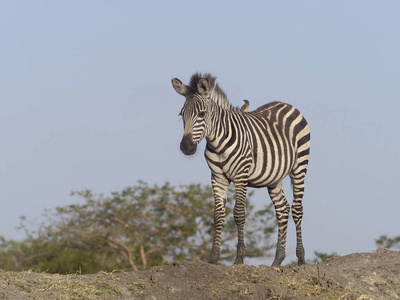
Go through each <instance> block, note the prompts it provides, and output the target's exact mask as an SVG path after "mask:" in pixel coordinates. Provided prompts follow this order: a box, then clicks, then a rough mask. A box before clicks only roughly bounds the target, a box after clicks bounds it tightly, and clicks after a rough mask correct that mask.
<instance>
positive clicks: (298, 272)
mask: <svg viewBox="0 0 400 300" xmlns="http://www.w3.org/2000/svg"><path fill="white" fill-rule="evenodd" d="M0 275H1V278H2V280H1V282H0V298H1V299H110V298H112V299H148V300H156V299H174V300H175V299H178V300H180V299H182V300H183V299H184V300H186V299H291V300H293V299H400V252H398V251H390V250H386V249H378V250H377V251H375V252H374V253H356V254H351V255H347V256H343V257H340V256H336V257H333V258H331V259H330V260H329V261H327V262H326V263H324V264H316V265H306V266H290V265H288V266H283V267H281V268H272V267H267V266H247V265H242V266H231V267H225V266H219V265H211V264H208V263H200V262H189V261H180V262H176V263H174V264H172V265H169V266H159V267H153V268H151V269H149V270H146V271H139V272H113V273H98V274H93V275H52V274H45V273H35V272H4V271H1V272H0Z"/></svg>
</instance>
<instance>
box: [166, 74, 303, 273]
mask: <svg viewBox="0 0 400 300" xmlns="http://www.w3.org/2000/svg"><path fill="white" fill-rule="evenodd" d="M172 85H173V87H174V88H175V90H176V92H177V93H178V94H180V95H182V96H184V97H185V98H186V101H185V104H184V105H183V108H182V110H181V112H180V115H181V116H182V118H183V124H184V133H183V138H182V141H181V144H180V149H181V151H182V152H183V153H184V154H186V155H191V154H194V153H195V152H196V148H197V144H199V143H200V141H201V140H202V139H203V138H205V139H206V140H207V145H206V149H205V158H206V160H207V163H208V166H209V167H210V169H211V173H212V176H211V182H212V187H213V192H214V197H215V207H214V241H213V245H212V250H211V255H210V262H211V263H217V261H218V260H219V258H220V248H221V231H222V225H223V223H224V220H225V203H226V198H227V191H228V187H229V184H230V183H231V182H233V183H234V186H235V191H236V193H235V207H234V211H233V213H234V220H235V222H236V225H237V232H238V244H237V256H236V260H235V264H242V263H243V257H244V255H245V245H244V237H243V227H244V223H245V201H246V193H247V187H256V188H260V187H267V188H268V192H269V195H270V197H271V200H272V202H273V204H274V206H275V212H276V218H277V221H278V243H277V247H276V254H275V259H274V261H273V263H272V265H273V266H280V264H281V263H282V261H283V260H284V258H285V248H286V232H287V223H288V218H289V212H290V205H289V203H288V202H287V200H286V198H285V195H284V192H283V190H282V180H283V178H285V177H286V176H287V175H289V176H290V178H291V182H292V186H293V204H292V216H293V220H294V222H295V225H296V235H297V247H296V255H297V258H298V264H299V265H301V264H304V263H305V259H304V247H303V242H302V232H301V221H302V217H303V206H302V198H303V194H304V178H305V176H306V172H307V164H308V158H309V150H310V131H309V128H308V125H307V121H306V120H305V119H304V117H303V116H302V115H301V114H300V112H299V111H298V110H297V109H296V108H294V107H293V106H291V105H289V104H285V103H282V102H272V103H268V104H265V105H263V106H261V107H259V108H257V109H256V110H254V111H251V112H246V111H244V110H241V109H239V108H236V107H233V106H232V105H231V104H230V103H229V101H228V98H227V96H226V94H225V93H224V91H223V90H222V89H221V88H220V87H219V86H218V84H216V77H213V76H212V75H211V74H205V75H201V74H199V73H196V74H194V75H193V76H192V77H191V80H190V84H189V85H185V84H183V83H182V82H181V81H180V80H179V79H177V78H173V79H172Z"/></svg>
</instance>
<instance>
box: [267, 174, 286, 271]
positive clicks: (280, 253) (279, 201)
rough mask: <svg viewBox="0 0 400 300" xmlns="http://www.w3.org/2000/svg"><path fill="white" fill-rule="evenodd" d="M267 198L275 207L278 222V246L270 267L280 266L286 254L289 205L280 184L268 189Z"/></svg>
mask: <svg viewBox="0 0 400 300" xmlns="http://www.w3.org/2000/svg"><path fill="white" fill-rule="evenodd" d="M268 192H269V196H270V197H271V200H272V203H273V204H274V206H275V214H276V218H277V220H278V244H277V246H276V254H275V259H274V262H273V263H272V266H275V267H277V266H280V265H281V263H282V261H283V260H284V259H285V256H286V253H285V249H286V233H287V223H288V219H289V211H290V205H289V203H288V202H287V200H286V198H285V194H284V193H283V189H282V182H279V183H278V184H277V185H276V186H275V187H271V188H270V187H269V188H268Z"/></svg>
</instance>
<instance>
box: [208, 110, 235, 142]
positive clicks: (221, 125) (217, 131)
mask: <svg viewBox="0 0 400 300" xmlns="http://www.w3.org/2000/svg"><path fill="white" fill-rule="evenodd" d="M209 109H210V119H209V122H208V124H207V133H206V140H207V143H209V144H210V146H213V147H216V146H217V144H218V143H219V142H220V141H221V139H223V138H224V137H226V136H227V135H228V130H229V128H230V122H231V118H232V116H231V115H232V114H241V112H240V111H239V110H238V109H235V108H233V107H232V106H231V105H230V104H229V108H228V109H225V108H223V107H222V106H220V105H218V104H216V103H211V104H210V108H209Z"/></svg>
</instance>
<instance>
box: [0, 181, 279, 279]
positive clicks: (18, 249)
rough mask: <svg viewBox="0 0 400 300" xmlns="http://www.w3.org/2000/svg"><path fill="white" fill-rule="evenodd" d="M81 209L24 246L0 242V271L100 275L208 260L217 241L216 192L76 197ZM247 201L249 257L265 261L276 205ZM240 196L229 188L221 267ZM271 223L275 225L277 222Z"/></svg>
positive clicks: (63, 212) (140, 189)
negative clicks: (80, 200) (258, 205)
mask: <svg viewBox="0 0 400 300" xmlns="http://www.w3.org/2000/svg"><path fill="white" fill-rule="evenodd" d="M73 195H76V196H79V197H80V198H83V200H84V203H83V204H73V205H69V206H65V207H58V208H56V209H55V210H51V211H48V212H46V213H45V217H46V222H45V223H43V224H41V225H40V226H38V230H37V231H30V230H29V229H28V226H27V224H26V221H25V220H22V228H24V229H25V232H26V238H25V239H24V240H23V241H14V240H6V239H4V238H1V240H0V268H2V269H7V270H27V269H33V270H38V271H47V272H50V273H55V272H56V273H72V272H76V271H77V270H80V272H82V273H94V272H97V271H99V270H104V271H112V270H114V269H134V270H139V269H146V268H149V267H151V266H154V265H160V264H166V263H170V262H172V261H175V260H183V259H188V260H207V259H208V255H209V251H210V249H211V245H212V238H213V207H214V198H213V193H212V189H211V187H210V186H202V185H199V184H192V185H187V186H181V187H179V188H175V187H173V186H171V185H170V184H168V183H166V184H164V185H163V186H161V187H159V186H157V185H155V186H153V187H151V186H149V185H148V184H146V183H144V182H138V184H137V185H136V186H133V187H128V188H126V189H124V190H123V191H122V192H114V193H111V196H107V197H106V196H104V195H95V194H93V193H92V192H91V191H89V190H86V191H82V192H73ZM251 195H252V193H249V195H248V201H247V205H246V210H247V220H246V226H245V231H246V232H245V239H246V248H247V253H246V255H247V256H250V257H258V256H266V255H267V251H268V250H269V249H271V248H272V247H273V246H274V245H272V244H270V236H271V234H272V232H273V231H274V230H275V217H274V212H273V208H272V205H269V206H266V207H265V208H264V209H262V210H257V211H254V210H255V209H254V206H253V205H252V204H251V201H250V198H251ZM233 203H234V191H233V189H230V190H229V194H228V200H227V210H226V214H227V217H226V221H225V226H224V230H223V241H222V249H221V258H222V261H229V262H231V261H233V259H234V257H235V255H236V251H235V244H236V238H237V234H236V225H235V222H234V219H233V215H232V209H233V208H232V206H233ZM271 220H272V221H271Z"/></svg>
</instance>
